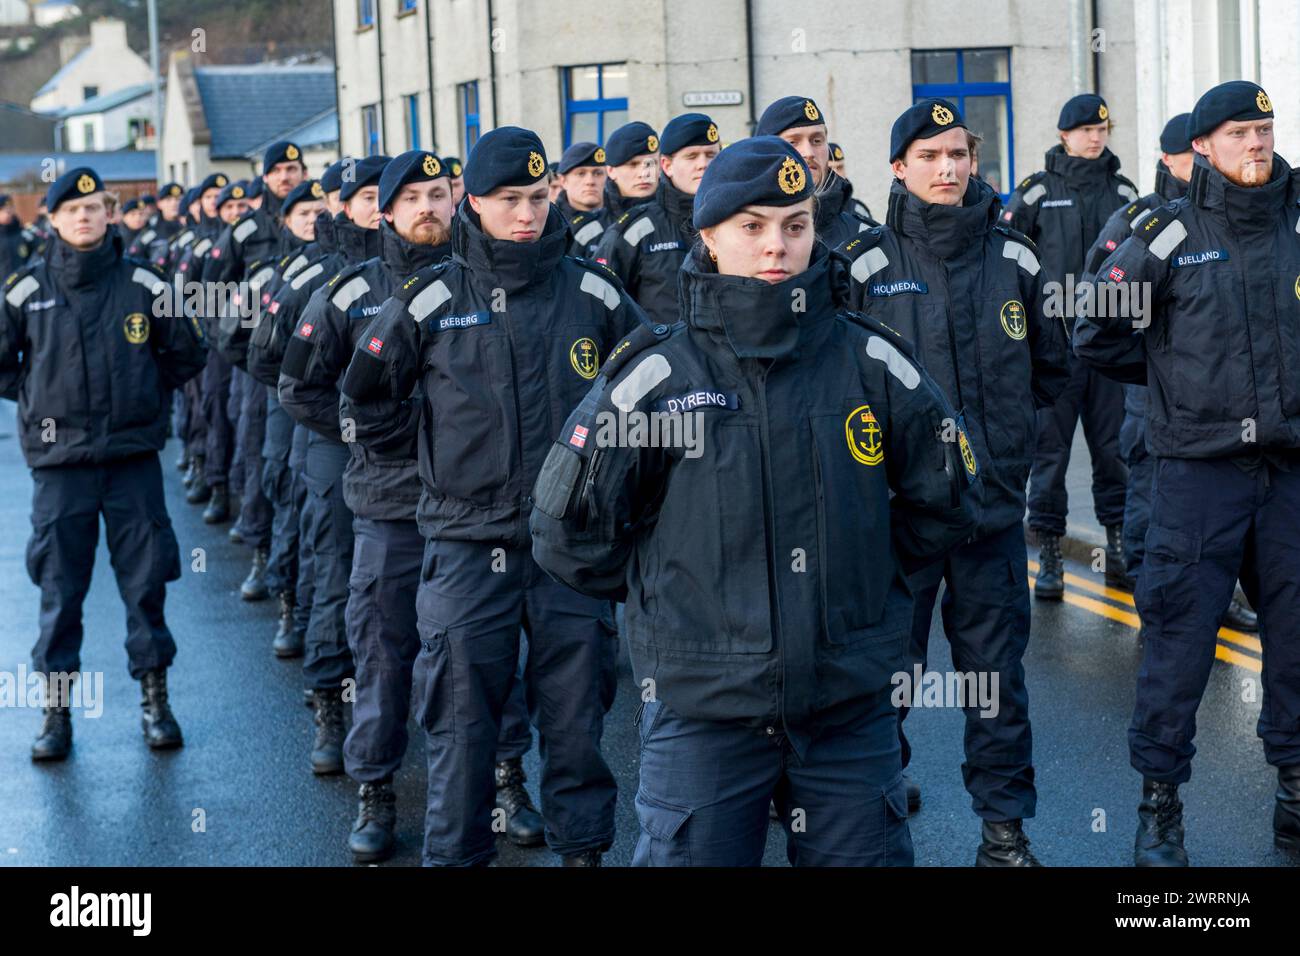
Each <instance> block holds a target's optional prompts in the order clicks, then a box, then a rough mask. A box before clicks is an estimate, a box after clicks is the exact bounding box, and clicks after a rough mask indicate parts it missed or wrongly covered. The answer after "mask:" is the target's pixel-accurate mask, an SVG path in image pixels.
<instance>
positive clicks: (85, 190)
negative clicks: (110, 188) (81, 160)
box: [45, 166, 104, 212]
mask: <svg viewBox="0 0 1300 956" xmlns="http://www.w3.org/2000/svg"><path fill="white" fill-rule="evenodd" d="M103 188H104V181H103V180H102V179H100V178H99V173H97V172H95V171H94V170H93V169H91V168H90V167H89V166H78V167H76V168H75V169H69V170H68V171H67V172H66V173H64V174H63V175H62V176H60V177H59V178H58V179H56V180H54V182H53V183H51V184H50V188H49V190H48V191H47V192H46V193H45V207H46V208H47V209H48V210H49V211H50V212H54V210H55V209H57V208H58V205H59V203H61V202H63V201H64V200H65V199H78V198H80V197H81V196H89V195H90V194H91V193H97V192H99V191H100V190H102V189H103Z"/></svg>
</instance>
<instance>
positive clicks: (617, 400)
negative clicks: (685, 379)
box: [609, 354, 673, 412]
mask: <svg viewBox="0 0 1300 956" xmlns="http://www.w3.org/2000/svg"><path fill="white" fill-rule="evenodd" d="M671 374H673V368H672V366H671V365H669V364H668V359H666V358H664V357H663V356H662V355H657V354H656V355H647V356H646V357H645V358H643V359H642V360H641V362H640V364H639V365H637V366H636V368H634V369H632V371H630V372H629V373H628V374H627V378H625V379H623V381H621V382H619V383H618V384H617V385H616V386H614V391H612V392H610V394H609V400H610V401H611V402H613V403H614V407H615V408H618V409H619V410H621V411H624V412H630V411H632V409H634V408H636V403H637V402H639V401H641V399H643V398H645V397H646V396H647V395H648V394H650V389H652V388H654V387H655V386H656V385H658V384H659V383H660V382H662V381H663V380H664V379H666V378H667V377H668V376H669V375H671Z"/></svg>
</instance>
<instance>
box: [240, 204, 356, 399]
mask: <svg viewBox="0 0 1300 956" xmlns="http://www.w3.org/2000/svg"><path fill="white" fill-rule="evenodd" d="M324 218H328V214H322V216H321V217H318V218H317V220H316V241H315V242H313V243H311V244H310V245H308V246H306V247H304V248H303V249H302V250H301V251H300V252H299V253H298V254H297V255H295V256H294V258H293V259H292V260H290V263H289V266H288V267H286V275H285V278H284V281H283V282H281V283H280V285H279V287H278V288H277V289H276V290H275V291H274V292H273V293H272V295H271V302H270V304H269V305H267V307H266V313H265V317H264V320H263V321H262V322H260V323H258V326H257V328H256V329H254V330H253V337H252V338H251V339H250V340H249V343H248V374H249V375H252V376H253V378H255V379H257V380H258V381H259V382H261V383H262V384H264V385H269V386H270V387H271V388H276V387H277V386H278V385H279V382H280V364H281V363H282V362H283V361H284V350H285V348H286V347H287V346H288V344H289V339H291V338H292V337H293V333H294V330H295V329H297V327H298V319H299V318H301V316H302V313H303V310H304V309H305V308H306V307H307V303H308V302H309V301H310V300H311V297H312V296H313V295H314V294H315V293H316V291H317V290H318V289H320V288H321V286H323V285H325V283H327V282H329V280H330V279H332V278H334V276H336V275H337V274H338V273H339V272H340V271H341V270H343V269H346V268H348V267H349V266H353V265H356V264H358V263H361V262H365V261H366V260H367V259H373V258H375V257H376V256H378V255H379V230H378V229H362V228H361V227H360V226H357V225H355V224H354V223H353V222H352V221H351V220H350V219H348V218H347V216H346V215H344V214H343V213H339V215H338V217H337V219H332V218H331V221H330V224H329V226H327V227H326V228H325V229H324V230H322V229H321V225H322V220H323V219H324ZM313 253H314V254H313Z"/></svg>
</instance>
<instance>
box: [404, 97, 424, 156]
mask: <svg viewBox="0 0 1300 956" xmlns="http://www.w3.org/2000/svg"><path fill="white" fill-rule="evenodd" d="M402 99H404V100H405V101H406V148H407V149H419V148H420V94H419V93H411V94H410V95H409V96H404V97H402Z"/></svg>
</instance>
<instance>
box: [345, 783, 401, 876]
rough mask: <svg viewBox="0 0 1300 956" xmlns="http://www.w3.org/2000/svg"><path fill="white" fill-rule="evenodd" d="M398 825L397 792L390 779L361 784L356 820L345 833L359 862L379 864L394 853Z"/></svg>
mask: <svg viewBox="0 0 1300 956" xmlns="http://www.w3.org/2000/svg"><path fill="white" fill-rule="evenodd" d="M396 827H397V794H396V793H395V792H394V791H393V782H392V780H391V779H390V780H378V781H376V782H374V783H363V784H362V785H361V790H360V792H359V793H358V800H357V821H356V823H354V824H352V833H351V834H349V836H348V849H349V850H351V851H352V858H353V859H354V860H356V862H358V863H378V862H379V861H380V860H386V859H388V858H389V857H390V856H392V855H393V847H394V845H395V841H394V840H393V830H394V829H395V828H396Z"/></svg>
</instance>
